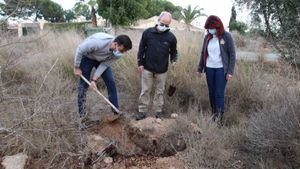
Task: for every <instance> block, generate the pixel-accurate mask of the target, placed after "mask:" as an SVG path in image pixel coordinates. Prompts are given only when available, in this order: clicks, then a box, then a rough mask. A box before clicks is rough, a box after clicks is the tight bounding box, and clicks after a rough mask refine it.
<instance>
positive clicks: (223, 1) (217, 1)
mask: <svg viewBox="0 0 300 169" xmlns="http://www.w3.org/2000/svg"><path fill="white" fill-rule="evenodd" d="M52 1H54V2H56V3H58V4H60V5H61V6H62V7H63V8H64V9H71V8H72V7H73V6H74V4H75V3H76V2H78V0H52ZM168 1H170V2H172V3H173V4H174V5H178V6H182V7H183V8H186V7H187V6H188V5H189V4H190V5H192V7H195V6H198V8H204V10H203V11H202V12H203V13H205V14H207V15H217V16H219V17H220V18H221V20H222V21H223V24H224V26H225V27H227V26H228V24H229V20H230V16H231V7H232V5H233V0H168ZM236 10H237V20H239V21H243V22H246V23H247V22H248V21H249V19H250V18H249V15H248V12H242V11H240V10H238V9H236ZM205 19H206V18H205V17H200V18H199V19H197V20H195V21H194V22H195V24H196V25H198V26H199V27H203V25H204V22H205Z"/></svg>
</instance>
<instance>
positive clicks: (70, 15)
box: [64, 10, 76, 22]
mask: <svg viewBox="0 0 300 169" xmlns="http://www.w3.org/2000/svg"><path fill="white" fill-rule="evenodd" d="M64 16H65V20H66V21H67V22H70V21H71V20H72V19H75V18H76V17H75V13H74V11H73V10H65V11H64Z"/></svg>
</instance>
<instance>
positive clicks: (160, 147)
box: [126, 117, 186, 157]
mask: <svg viewBox="0 0 300 169" xmlns="http://www.w3.org/2000/svg"><path fill="white" fill-rule="evenodd" d="M175 126H176V120H175V119H162V120H161V121H157V119H156V118H152V117H149V118H146V119H143V120H140V121H131V122H130V123H129V124H128V126H127V127H126V132H127V135H128V137H129V139H130V140H131V141H132V142H134V143H135V144H136V145H137V146H138V147H140V148H141V149H142V150H143V151H144V152H145V153H150V154H154V155H158V156H163V157H165V156H171V155H174V154H176V152H178V151H182V150H184V149H185V148H186V144H185V142H184V139H183V138H182V137H181V135H180V133H177V132H176V131H175Z"/></svg>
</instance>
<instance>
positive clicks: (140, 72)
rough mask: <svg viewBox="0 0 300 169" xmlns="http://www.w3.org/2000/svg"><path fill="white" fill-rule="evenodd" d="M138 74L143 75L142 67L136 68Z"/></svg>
mask: <svg viewBox="0 0 300 169" xmlns="http://www.w3.org/2000/svg"><path fill="white" fill-rule="evenodd" d="M138 71H139V74H140V75H142V74H143V73H144V66H139V67H138Z"/></svg>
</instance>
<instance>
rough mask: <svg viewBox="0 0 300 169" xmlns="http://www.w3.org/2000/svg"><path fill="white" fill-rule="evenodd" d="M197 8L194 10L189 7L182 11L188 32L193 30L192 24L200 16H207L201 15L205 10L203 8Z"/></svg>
mask: <svg viewBox="0 0 300 169" xmlns="http://www.w3.org/2000/svg"><path fill="white" fill-rule="evenodd" d="M197 8H198V7H197V6H196V7H195V8H194V9H192V7H191V5H188V7H187V8H185V9H183V10H182V17H183V20H184V22H185V24H186V25H187V28H188V30H190V29H191V23H192V21H193V20H194V19H196V18H197V17H199V16H207V15H206V14H203V13H201V10H204V9H203V8H200V9H197Z"/></svg>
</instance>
